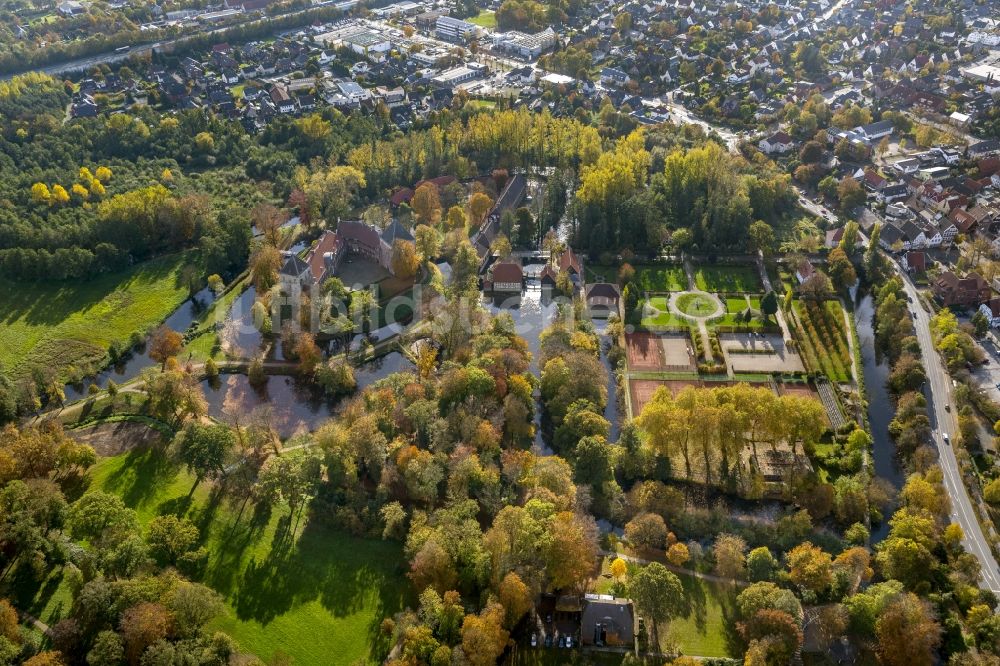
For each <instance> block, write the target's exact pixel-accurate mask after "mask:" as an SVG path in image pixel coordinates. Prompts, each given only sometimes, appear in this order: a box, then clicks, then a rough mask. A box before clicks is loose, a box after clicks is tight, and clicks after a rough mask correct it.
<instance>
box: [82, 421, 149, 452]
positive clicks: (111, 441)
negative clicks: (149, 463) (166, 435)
mask: <svg viewBox="0 0 1000 666" xmlns="http://www.w3.org/2000/svg"><path fill="white" fill-rule="evenodd" d="M69 434H70V436H71V437H72V438H73V439H75V440H76V441H78V442H82V443H84V444H89V445H90V446H92V447H94V451H95V452H96V453H97V455H99V456H102V457H108V456H116V455H118V454H120V453H124V452H126V451H129V450H131V449H137V448H140V447H145V446H154V445H156V444H159V443H160V440H161V439H162V437H161V435H160V433H159V432H157V431H156V430H155V429H154V428H151V427H150V426H148V425H146V424H145V423H136V422H134V421H117V422H113V423H99V424H97V425H92V426H86V427H84V428H78V429H76V430H70V431H69Z"/></svg>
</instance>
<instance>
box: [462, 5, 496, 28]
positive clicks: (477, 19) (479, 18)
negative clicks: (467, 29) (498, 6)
mask: <svg viewBox="0 0 1000 666" xmlns="http://www.w3.org/2000/svg"><path fill="white" fill-rule="evenodd" d="M469 23H475V24H476V25H478V26H480V27H481V28H495V27H497V15H496V13H495V12H491V11H490V10H488V9H482V10H480V11H479V13H478V14H476V15H475V16H473V17H472V18H470V19H469Z"/></svg>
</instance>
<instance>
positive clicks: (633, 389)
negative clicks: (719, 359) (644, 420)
mask: <svg viewBox="0 0 1000 666" xmlns="http://www.w3.org/2000/svg"><path fill="white" fill-rule="evenodd" d="M704 385H705V383H704V382H703V381H701V380H700V379H630V380H628V387H629V395H631V396H632V415H633V416H639V414H641V413H642V408H643V407H645V406H646V403H647V402H649V401H650V400H652V398H653V394H654V393H656V389H658V388H660V387H661V386H666V387H667V388H668V389H669V390H670V392H671V393H673V394H674V395H677V394H678V393H679V392H680V391H681V390H682V389H683V388H685V387H687V386H694V387H696V388H700V387H702V386H704Z"/></svg>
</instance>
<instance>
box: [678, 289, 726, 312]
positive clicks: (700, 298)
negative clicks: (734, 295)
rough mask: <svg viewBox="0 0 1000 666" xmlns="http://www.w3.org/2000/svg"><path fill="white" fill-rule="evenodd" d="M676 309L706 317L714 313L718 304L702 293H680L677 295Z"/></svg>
mask: <svg viewBox="0 0 1000 666" xmlns="http://www.w3.org/2000/svg"><path fill="white" fill-rule="evenodd" d="M677 309H678V310H680V311H681V312H683V313H684V314H686V315H690V316H692V317H707V316H709V315H711V314H714V313H715V312H716V310H718V309H719V305H718V303H717V302H716V301H715V300H714V299H711V298H708V297H707V296H704V295H703V294H681V295H680V296H678V297H677Z"/></svg>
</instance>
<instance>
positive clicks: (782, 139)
mask: <svg viewBox="0 0 1000 666" xmlns="http://www.w3.org/2000/svg"><path fill="white" fill-rule="evenodd" d="M757 145H758V146H759V147H760V149H761V151H763V152H764V153H767V154H768V155H773V154H774V153H779V154H781V155H784V154H785V153H787V152H788V151H790V150H792V149H793V148H794V147H795V142H794V141H793V140H792V137H790V136H788V134H787V133H785V132H782V131H780V130H779V131H777V132H775V133H774V134H772V135H771V136H769V137H767V138H766V139H761V140H760V143H759V144H757Z"/></svg>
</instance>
